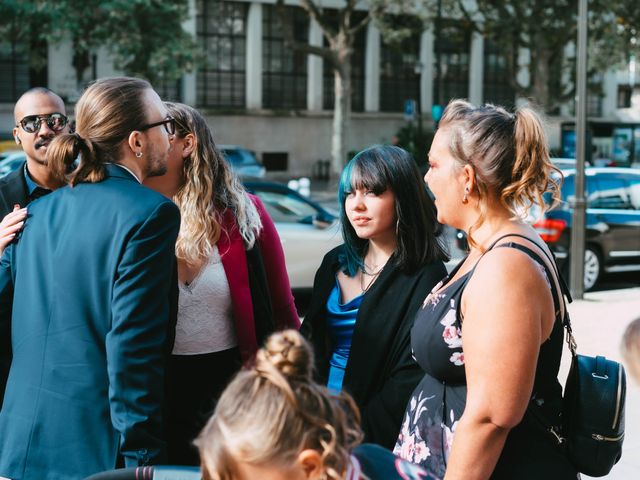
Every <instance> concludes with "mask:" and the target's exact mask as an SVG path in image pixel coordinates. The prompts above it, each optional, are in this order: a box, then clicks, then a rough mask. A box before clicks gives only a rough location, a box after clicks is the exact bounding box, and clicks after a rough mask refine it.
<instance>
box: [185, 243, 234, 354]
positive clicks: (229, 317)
mask: <svg viewBox="0 0 640 480" xmlns="http://www.w3.org/2000/svg"><path fill="white" fill-rule="evenodd" d="M178 286H179V289H180V292H179V303H178V323H177V325H176V339H175V343H174V345H173V354H174V355H198V354H205V353H212V352H220V351H223V350H228V349H230V348H233V347H235V346H237V345H238V339H237V337H236V332H235V325H234V324H233V310H232V308H231V292H230V290H229V282H228V281H227V276H226V275H225V273H224V268H223V266H222V263H221V261H220V253H219V252H218V247H214V248H213V252H212V253H211V257H210V258H209V261H208V262H207V263H206V264H205V265H204V266H203V267H202V269H201V270H200V272H199V273H198V275H197V276H196V277H195V278H194V279H193V281H192V282H191V283H190V284H189V285H186V284H184V283H183V282H178Z"/></svg>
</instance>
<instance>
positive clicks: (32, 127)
mask: <svg viewBox="0 0 640 480" xmlns="http://www.w3.org/2000/svg"><path fill="white" fill-rule="evenodd" d="M43 121H44V122H46V123H47V127H49V128H50V129H51V130H53V131H54V132H59V131H61V130H62V129H63V128H64V127H66V126H67V123H69V119H68V118H67V117H65V116H64V115H63V114H61V113H52V114H50V115H27V116H26V117H24V118H23V119H22V120H20V123H19V125H20V126H21V127H22V129H23V130H24V131H25V132H27V133H36V132H37V131H38V130H40V126H41V125H42V122H43ZM17 126H18V125H16V127H17Z"/></svg>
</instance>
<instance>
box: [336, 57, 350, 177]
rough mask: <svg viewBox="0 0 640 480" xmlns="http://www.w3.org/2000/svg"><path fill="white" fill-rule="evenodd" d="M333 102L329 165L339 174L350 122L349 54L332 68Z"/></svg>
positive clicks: (342, 165)
mask: <svg viewBox="0 0 640 480" xmlns="http://www.w3.org/2000/svg"><path fill="white" fill-rule="evenodd" d="M333 73H334V87H335V104H334V108H333V131H332V134H331V167H332V171H333V173H334V174H336V175H340V173H341V172H342V169H343V168H344V165H345V163H346V149H345V143H346V139H347V135H348V132H349V124H350V123H351V56H350V55H347V56H341V58H340V64H339V65H338V66H337V67H336V68H335V70H334V72H333Z"/></svg>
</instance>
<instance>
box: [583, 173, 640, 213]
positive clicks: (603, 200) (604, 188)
mask: <svg viewBox="0 0 640 480" xmlns="http://www.w3.org/2000/svg"><path fill="white" fill-rule="evenodd" d="M590 180H591V182H590V183H591V184H592V185H593V186H594V187H595V188H591V189H590V191H589V196H588V197H587V206H588V207H589V208H604V209H613V210H626V209H629V208H632V207H631V203H630V199H629V195H628V193H627V189H626V184H625V182H624V180H622V179H621V178H616V177H612V176H609V175H601V176H598V177H596V178H591V179H590Z"/></svg>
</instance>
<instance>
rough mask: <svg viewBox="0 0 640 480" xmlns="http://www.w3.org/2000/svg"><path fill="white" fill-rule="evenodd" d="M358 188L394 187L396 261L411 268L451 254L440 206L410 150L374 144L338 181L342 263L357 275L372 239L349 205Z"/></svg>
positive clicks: (380, 189) (377, 191)
mask: <svg viewBox="0 0 640 480" xmlns="http://www.w3.org/2000/svg"><path fill="white" fill-rule="evenodd" d="M355 189H366V190H369V191H372V192H373V193H375V194H377V195H379V194H381V193H383V192H385V191H386V190H388V189H390V190H391V191H392V192H393V194H394V196H395V212H396V219H397V229H396V234H397V239H396V241H397V248H396V251H395V253H394V254H393V261H394V262H395V264H396V265H397V266H398V267H399V268H400V270H402V271H404V272H406V273H411V272H415V271H416V270H418V269H419V268H421V267H422V266H424V265H426V264H429V263H432V262H435V261H438V260H443V261H446V260H448V257H449V255H448V253H447V249H446V247H445V246H444V243H443V240H442V238H441V236H440V234H441V232H442V225H440V224H439V223H438V221H437V217H436V208H435V205H434V203H433V200H432V199H431V197H429V195H428V194H427V189H426V186H425V184H424V182H423V180H422V177H421V175H420V171H419V170H418V166H417V165H416V162H415V161H414V160H413V158H412V157H411V154H409V152H407V151H406V150H403V149H402V148H400V147H395V146H392V145H374V146H372V147H369V148H367V149H365V150H362V151H361V152H359V153H358V154H356V155H355V156H354V157H353V158H352V159H351V161H350V162H349V163H348V164H347V166H346V167H345V168H344V170H343V171H342V175H341V176H340V184H339V186H338V200H339V202H340V219H341V221H342V237H343V239H344V243H345V249H344V251H345V254H344V255H343V256H342V257H341V259H340V262H341V267H342V270H343V271H344V273H345V274H347V275H349V276H354V275H355V274H356V272H357V271H358V269H362V268H363V267H364V261H363V259H364V256H365V255H366V253H367V248H368V245H369V241H368V240H366V239H362V238H360V237H358V235H357V234H356V232H355V230H354V229H353V227H352V226H351V223H350V222H349V218H348V217H347V212H346V210H345V200H346V198H347V195H348V194H349V193H350V192H351V191H353V190H355Z"/></svg>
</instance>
